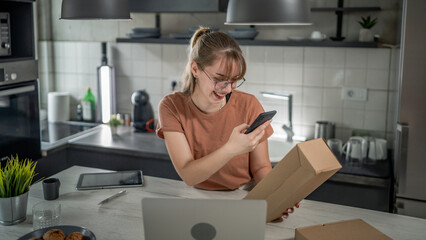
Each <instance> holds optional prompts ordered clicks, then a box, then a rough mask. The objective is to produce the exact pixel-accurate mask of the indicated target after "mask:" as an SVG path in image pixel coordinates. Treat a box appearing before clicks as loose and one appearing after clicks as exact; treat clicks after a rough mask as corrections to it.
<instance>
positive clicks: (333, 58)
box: [324, 48, 345, 68]
mask: <svg viewBox="0 0 426 240" xmlns="http://www.w3.org/2000/svg"><path fill="white" fill-rule="evenodd" d="M324 66H325V67H331V68H344V67H345V49H344V48H325V50H324Z"/></svg>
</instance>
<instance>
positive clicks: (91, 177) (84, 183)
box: [76, 170, 143, 190]
mask: <svg viewBox="0 0 426 240" xmlns="http://www.w3.org/2000/svg"><path fill="white" fill-rule="evenodd" d="M140 186H143V175H142V171H141V170H129V171H117V172H103V173H83V174H81V175H80V177H79V179H78V182H77V187H76V188H77V190H88V189H103V188H122V187H140Z"/></svg>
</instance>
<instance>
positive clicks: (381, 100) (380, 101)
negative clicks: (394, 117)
mask: <svg viewBox="0 0 426 240" xmlns="http://www.w3.org/2000/svg"><path fill="white" fill-rule="evenodd" d="M387 103H388V96H387V92H385V91H369V92H368V101H367V102H366V104H365V109H366V110H380V111H386V107H387Z"/></svg>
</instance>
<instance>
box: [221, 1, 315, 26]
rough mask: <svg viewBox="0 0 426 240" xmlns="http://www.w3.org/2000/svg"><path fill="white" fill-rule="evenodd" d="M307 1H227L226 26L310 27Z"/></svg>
mask: <svg viewBox="0 0 426 240" xmlns="http://www.w3.org/2000/svg"><path fill="white" fill-rule="evenodd" d="M309 11H310V8H309V6H308V0H229V3H228V10H227V13H226V22H225V24H226V25H312V23H311V22H310V21H309Z"/></svg>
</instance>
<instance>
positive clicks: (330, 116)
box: [321, 108, 343, 127]
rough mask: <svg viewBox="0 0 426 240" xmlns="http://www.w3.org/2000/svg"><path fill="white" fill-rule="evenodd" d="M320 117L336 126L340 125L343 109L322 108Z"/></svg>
mask: <svg viewBox="0 0 426 240" xmlns="http://www.w3.org/2000/svg"><path fill="white" fill-rule="evenodd" d="M321 119H322V120H324V121H330V122H333V123H335V124H336V127H340V126H342V122H343V111H342V109H341V108H322V114H321Z"/></svg>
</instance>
